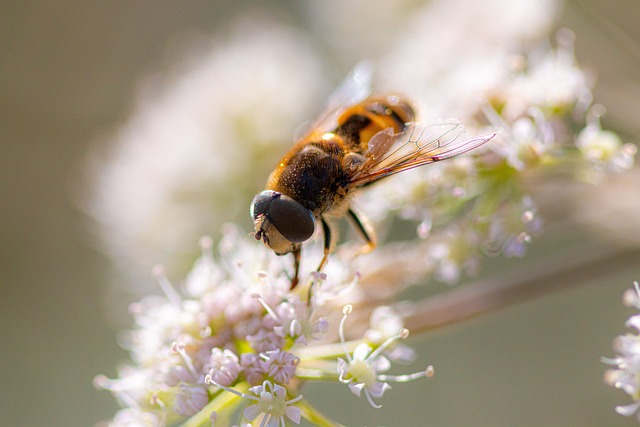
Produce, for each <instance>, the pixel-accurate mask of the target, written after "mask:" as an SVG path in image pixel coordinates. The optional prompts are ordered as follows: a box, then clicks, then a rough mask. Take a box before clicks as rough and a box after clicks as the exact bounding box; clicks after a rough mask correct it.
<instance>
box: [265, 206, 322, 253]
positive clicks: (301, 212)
mask: <svg viewBox="0 0 640 427" xmlns="http://www.w3.org/2000/svg"><path fill="white" fill-rule="evenodd" d="M268 211H269V212H268V216H269V218H270V219H271V222H272V223H273V225H274V226H275V227H276V228H277V229H278V231H279V232H280V234H282V236H283V237H284V238H285V239H287V240H288V241H290V242H292V243H300V242H304V241H305V240H308V239H309V238H310V237H311V236H312V235H313V232H314V230H315V228H316V220H315V218H314V217H313V213H311V211H310V210H309V209H307V208H305V207H304V206H302V205H301V204H300V203H298V202H296V201H295V200H293V199H292V198H291V197H288V196H285V195H280V197H277V198H274V199H272V201H271V205H270V206H269V208H268Z"/></svg>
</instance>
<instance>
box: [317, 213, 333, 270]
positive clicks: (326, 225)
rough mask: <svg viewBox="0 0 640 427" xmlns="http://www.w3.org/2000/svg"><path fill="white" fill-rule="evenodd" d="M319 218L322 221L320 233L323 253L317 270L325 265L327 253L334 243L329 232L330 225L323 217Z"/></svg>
mask: <svg viewBox="0 0 640 427" xmlns="http://www.w3.org/2000/svg"><path fill="white" fill-rule="evenodd" d="M320 220H321V222H322V234H323V235H324V251H323V252H324V253H323V255H322V261H320V265H319V266H318V269H317V270H318V272H320V271H322V269H323V268H324V266H325V265H326V263H327V260H328V258H329V254H330V253H331V251H332V250H333V245H334V242H333V236H332V234H331V225H330V224H329V223H328V222H327V220H326V219H324V217H321V218H320Z"/></svg>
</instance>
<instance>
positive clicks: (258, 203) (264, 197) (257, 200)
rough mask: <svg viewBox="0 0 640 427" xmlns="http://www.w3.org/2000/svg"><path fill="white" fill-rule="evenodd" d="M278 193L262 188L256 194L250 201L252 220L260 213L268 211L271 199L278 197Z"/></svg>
mask: <svg viewBox="0 0 640 427" xmlns="http://www.w3.org/2000/svg"><path fill="white" fill-rule="evenodd" d="M280 195H281V194H280V193H278V192H275V191H269V190H264V191H263V192H262V193H260V194H256V196H255V197H254V198H253V201H252V202H251V211H250V213H251V219H253V220H254V221H255V220H256V219H257V218H258V217H259V216H260V215H266V214H267V213H268V212H269V205H271V201H272V200H273V199H275V198H276V197H280Z"/></svg>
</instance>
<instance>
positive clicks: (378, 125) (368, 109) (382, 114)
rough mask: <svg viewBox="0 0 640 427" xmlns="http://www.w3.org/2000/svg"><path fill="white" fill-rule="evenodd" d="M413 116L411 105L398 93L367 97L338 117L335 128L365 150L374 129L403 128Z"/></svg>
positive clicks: (349, 140)
mask: <svg viewBox="0 0 640 427" xmlns="http://www.w3.org/2000/svg"><path fill="white" fill-rule="evenodd" d="M414 120H415V112H414V109H413V107H412V106H411V105H410V104H409V103H408V102H406V101H404V100H403V99H401V98H400V97H398V96H395V95H388V96H386V97H382V98H367V99H365V100H364V101H362V102H360V103H358V104H356V105H354V106H352V107H349V108H348V109H346V110H345V111H344V112H343V113H342V114H341V115H340V117H338V127H337V128H336V130H335V131H334V132H335V133H336V134H338V135H340V136H341V137H342V138H344V139H345V142H346V143H347V144H348V145H350V146H351V149H352V150H354V151H357V152H360V153H364V152H365V151H366V149H367V144H368V142H369V140H370V139H371V137H372V136H373V135H375V134H376V133H378V132H380V131H381V130H384V129H388V128H392V129H393V130H394V132H396V133H397V132H402V131H403V130H404V128H405V127H406V124H407V123H409V122H412V121H414Z"/></svg>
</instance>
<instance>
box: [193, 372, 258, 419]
mask: <svg viewBox="0 0 640 427" xmlns="http://www.w3.org/2000/svg"><path fill="white" fill-rule="evenodd" d="M248 389H249V384H247V383H246V382H242V383H240V384H237V385H236V386H235V387H234V390H236V391H238V392H240V393H246V392H247V390H248ZM240 399H241V397H240V396H238V395H236V394H233V393H229V392H224V391H223V392H222V393H220V394H218V395H217V396H216V397H214V398H213V400H212V401H211V402H209V403H208V404H207V405H206V406H205V407H204V408H202V410H201V411H200V412H198V413H197V414H195V415H194V416H193V417H191V418H189V419H188V420H187V421H185V422H184V423H183V424H182V427H200V426H205V425H206V426H210V425H211V418H210V417H211V413H212V412H216V414H218V418H217V419H216V427H218V426H228V425H231V422H230V420H229V418H230V417H231V415H232V414H233V413H234V412H235V409H236V407H237V406H238V405H239V404H240Z"/></svg>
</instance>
